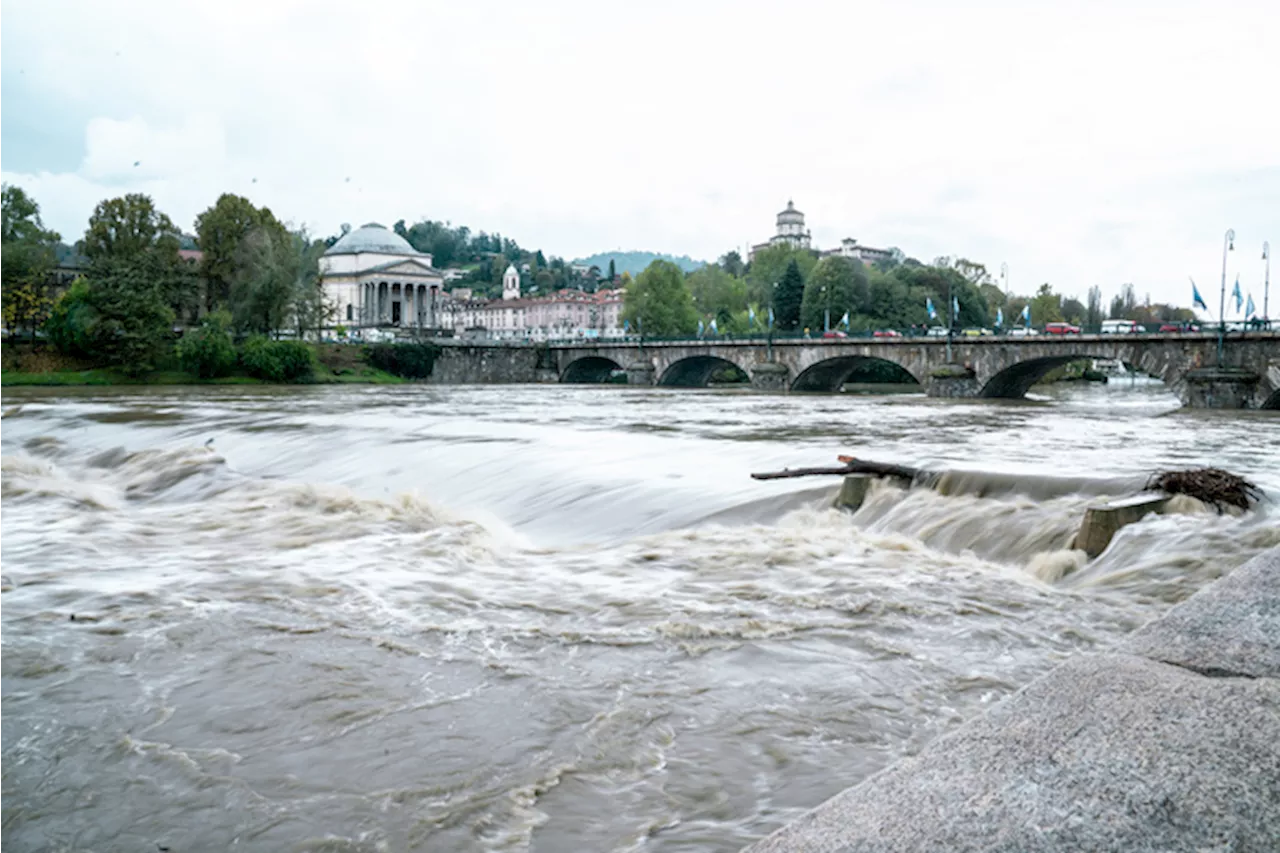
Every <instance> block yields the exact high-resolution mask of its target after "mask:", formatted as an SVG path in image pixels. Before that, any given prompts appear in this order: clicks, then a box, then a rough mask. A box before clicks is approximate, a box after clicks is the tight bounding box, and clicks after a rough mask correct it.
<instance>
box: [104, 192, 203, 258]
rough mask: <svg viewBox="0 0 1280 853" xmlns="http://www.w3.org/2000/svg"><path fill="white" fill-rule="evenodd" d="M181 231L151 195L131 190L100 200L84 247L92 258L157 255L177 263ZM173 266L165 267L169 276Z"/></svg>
mask: <svg viewBox="0 0 1280 853" xmlns="http://www.w3.org/2000/svg"><path fill="white" fill-rule="evenodd" d="M181 236H182V235H181V234H180V233H179V231H178V229H177V227H176V226H174V224H173V220H171V219H170V218H169V217H168V216H166V215H165V214H163V213H161V212H160V211H159V210H157V209H156V206H155V203H154V202H152V201H151V197H150V196H147V195H143V194H142V193H129V194H128V195H125V196H121V197H119V198H109V199H105V200H103V201H100V202H98V206H97V207H95V208H94V209H93V215H91V216H90V217H89V228H88V230H87V231H85V233H84V239H83V240H82V241H81V244H80V248H81V251H82V252H84V254H85V257H87V258H88V259H89V260H90V261H101V260H112V261H133V260H136V259H138V258H139V257H141V256H142V255H150V256H153V257H154V258H155V259H156V260H158V261H160V262H161V263H162V264H167V265H169V266H176V265H177V262H178V247H179V245H180V240H181ZM170 272H171V271H170V270H164V274H165V276H166V277H167V276H168V275H169V274H170Z"/></svg>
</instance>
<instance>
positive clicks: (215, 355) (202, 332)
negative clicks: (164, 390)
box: [177, 311, 236, 379]
mask: <svg viewBox="0 0 1280 853" xmlns="http://www.w3.org/2000/svg"><path fill="white" fill-rule="evenodd" d="M230 324H231V315H230V314H228V313H226V312H225V311H215V312H214V313H212V314H209V315H208V316H206V317H205V318H204V322H203V323H201V324H200V328H198V329H191V330H189V331H188V332H187V333H186V334H185V335H183V336H182V340H180V341H178V347H177V352H178V361H179V362H180V363H181V364H182V369H183V370H186V371H188V372H190V373H194V374H195V375H196V376H198V377H200V378H201V379H214V378H216V377H218V376H226V375H227V374H228V373H230V372H231V368H233V367H235V365H236V347H235V344H233V343H232V342H231V334H230V332H228V331H227V327H228V326H229V325H230Z"/></svg>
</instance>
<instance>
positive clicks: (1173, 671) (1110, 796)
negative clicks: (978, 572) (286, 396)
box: [747, 548, 1280, 853]
mask: <svg viewBox="0 0 1280 853" xmlns="http://www.w3.org/2000/svg"><path fill="white" fill-rule="evenodd" d="M1277 839H1280V548H1273V549H1271V550H1270V551H1267V552H1266V553H1264V554H1261V555H1259V556H1258V557H1255V558H1254V559H1253V560H1251V561H1250V562H1248V563H1246V564H1245V565H1244V566H1241V567H1240V568H1238V569H1236V570H1235V571H1234V572H1232V573H1231V574H1230V575H1228V576H1227V577H1225V578H1223V579H1222V580H1220V581H1218V582H1217V583H1215V584H1214V585H1212V586H1210V587H1207V588H1205V589H1204V590H1201V591H1200V592H1199V593H1197V594H1196V595H1194V596H1192V597H1191V598H1190V599H1188V600H1187V601H1185V602H1183V603H1182V604H1180V605H1179V606H1177V607H1175V608H1173V609H1172V610H1171V611H1169V613H1168V614H1166V615H1165V616H1164V617H1162V618H1160V619H1158V620H1156V621H1155V622H1152V623H1151V624H1149V625H1147V626H1146V627H1144V628H1142V629H1140V630H1138V631H1136V632H1135V633H1134V634H1132V635H1131V636H1130V637H1128V638H1127V639H1126V640H1125V642H1123V643H1122V644H1121V645H1120V646H1119V647H1117V648H1116V649H1114V650H1113V651H1110V652H1107V653H1104V654H1096V655H1089V656H1082V657H1080V658H1076V659H1073V660H1071V661H1069V662H1067V663H1066V664H1064V665H1062V666H1060V667H1058V668H1057V669H1055V670H1054V671H1052V672H1050V673H1049V674H1047V675H1045V676H1044V677H1042V678H1040V679H1037V680H1036V681H1034V682H1032V683H1031V684H1029V685H1028V686H1026V687H1025V688H1023V689H1022V690H1020V691H1019V692H1017V693H1016V694H1014V695H1013V696H1011V697H1009V699H1007V700H1006V701H1005V702H1003V703H1001V704H1000V705H999V706H997V707H996V708H994V709H992V710H991V711H989V712H988V713H986V714H984V715H983V716H981V717H979V718H977V719H975V720H973V721H971V722H969V723H967V724H966V725H964V726H963V727H961V728H960V729H958V730H957V731H955V732H953V733H951V734H949V735H947V736H945V737H941V738H939V739H938V740H936V741H934V742H933V743H932V744H930V745H929V746H928V747H926V748H925V750H924V751H923V752H921V754H920V755H918V756H915V757H913V758H909V759H905V760H903V761H900V762H898V763H897V764H895V765H893V766H891V767H889V768H887V769H886V770H884V771H882V772H880V773H878V774H876V775H874V776H872V777H870V778H868V779H867V780H866V781H864V782H862V783H861V784H859V785H857V786H855V787H853V788H850V789H848V790H847V791H844V792H842V793H840V794H837V795H836V796H835V797H832V798H831V799H830V800H828V801H827V802H825V803H823V804H822V805H820V806H818V807H817V808H816V809H814V810H813V811H811V812H809V813H808V814H806V815H804V816H803V817H801V818H799V819H798V820H796V821H794V822H793V823H791V824H788V825H787V826H785V827H783V828H782V829H780V830H778V831H777V832H775V833H774V834H773V835H770V836H768V837H767V838H765V839H763V840H761V841H759V842H757V843H755V844H753V845H751V846H750V847H748V848H747V851H748V853H782V851H786V853H845V851H847V852H848V853H852V852H853V851H859V853H865V851H920V850H929V851H932V850H948V851H977V850H982V851H1010V853H1013V851H1018V853H1035V851H1078V850H1116V851H1120V850H1123V851H1171V850H1203V851H1209V850H1212V851H1241V853H1243V851H1255V850H1256V851H1264V850H1265V851H1272V850H1276V849H1280V848H1278V845H1280V842H1278V841H1277Z"/></svg>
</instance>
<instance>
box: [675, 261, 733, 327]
mask: <svg viewBox="0 0 1280 853" xmlns="http://www.w3.org/2000/svg"><path fill="white" fill-rule="evenodd" d="M688 283H689V292H690V293H691V294H693V302H694V305H696V306H697V308H698V313H699V314H702V315H703V316H708V317H715V318H716V321H717V323H718V324H719V325H721V326H723V325H724V324H725V323H727V322H729V319H730V317H732V315H733V314H734V312H737V311H745V310H746V308H747V283H746V282H745V281H744V280H742V279H740V278H735V277H734V276H732V275H730V274H729V273H728V272H726V271H725V270H723V269H721V268H720V267H718V266H714V265H708V266H705V267H702V268H700V269H696V270H694V271H693V272H691V273H689V275H688Z"/></svg>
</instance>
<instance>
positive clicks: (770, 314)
mask: <svg viewBox="0 0 1280 853" xmlns="http://www.w3.org/2000/svg"><path fill="white" fill-rule="evenodd" d="M769 328H770V329H772V328H773V306H772V305H770V306H769Z"/></svg>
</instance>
